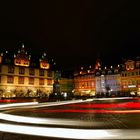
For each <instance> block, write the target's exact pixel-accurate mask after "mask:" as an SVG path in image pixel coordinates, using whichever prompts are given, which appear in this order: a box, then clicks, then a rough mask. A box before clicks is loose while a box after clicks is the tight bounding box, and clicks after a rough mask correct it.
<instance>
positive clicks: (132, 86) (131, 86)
mask: <svg viewBox="0 0 140 140" xmlns="http://www.w3.org/2000/svg"><path fill="white" fill-rule="evenodd" d="M128 87H129V88H134V87H136V85H128Z"/></svg>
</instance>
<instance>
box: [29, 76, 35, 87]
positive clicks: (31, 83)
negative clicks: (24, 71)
mask: <svg viewBox="0 0 140 140" xmlns="http://www.w3.org/2000/svg"><path fill="white" fill-rule="evenodd" d="M29 85H34V78H32V77H30V78H29Z"/></svg>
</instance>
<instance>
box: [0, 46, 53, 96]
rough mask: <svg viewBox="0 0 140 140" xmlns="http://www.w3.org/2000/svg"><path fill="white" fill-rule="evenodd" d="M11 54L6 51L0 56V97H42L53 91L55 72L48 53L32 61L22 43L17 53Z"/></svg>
mask: <svg viewBox="0 0 140 140" xmlns="http://www.w3.org/2000/svg"><path fill="white" fill-rule="evenodd" d="M10 55H11V53H8V52H7V51H6V53H5V54H3V55H2V54H1V56H0V97H6V98H10V97H38V96H39V97H40V96H48V95H49V94H50V93H51V92H52V90H53V83H54V72H53V71H52V70H51V69H50V68H49V67H50V64H49V62H48V60H47V58H46V53H44V54H43V55H42V57H41V58H40V60H38V62H32V61H31V55H28V54H27V52H26V51H25V48H24V45H22V47H21V49H20V50H19V51H18V52H17V54H14V55H13V56H12V57H10ZM37 63H38V66H37V65H36V64H37Z"/></svg>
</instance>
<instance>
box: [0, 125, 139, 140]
mask: <svg viewBox="0 0 140 140" xmlns="http://www.w3.org/2000/svg"><path fill="white" fill-rule="evenodd" d="M0 131H2V132H10V133H18V134H26V135H34V136H44V137H53V138H67V139H84V140H90V139H139V132H140V130H139V129H136V130H134V129H128V130H127V129H124V130H123V129H113V130H111V129H105V130H91V129H70V128H49V127H34V126H27V125H13V124H3V123H0Z"/></svg>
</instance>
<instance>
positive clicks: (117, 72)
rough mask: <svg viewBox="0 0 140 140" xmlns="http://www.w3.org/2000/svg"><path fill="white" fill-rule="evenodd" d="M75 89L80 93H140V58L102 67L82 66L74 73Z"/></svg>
mask: <svg viewBox="0 0 140 140" xmlns="http://www.w3.org/2000/svg"><path fill="white" fill-rule="evenodd" d="M74 90H75V94H78V95H88V96H95V95H99V96H100V95H102V96H106V95H107V96H112V95H115V96H129V95H130V94H133V95H140V58H138V57H137V58H136V60H126V61H125V62H124V64H121V65H117V66H116V67H113V66H111V67H110V68H107V67H104V68H101V65H100V64H99V62H97V63H96V65H95V68H94V67H92V66H89V67H88V68H83V67H81V68H80V70H79V71H77V72H75V73H74Z"/></svg>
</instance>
